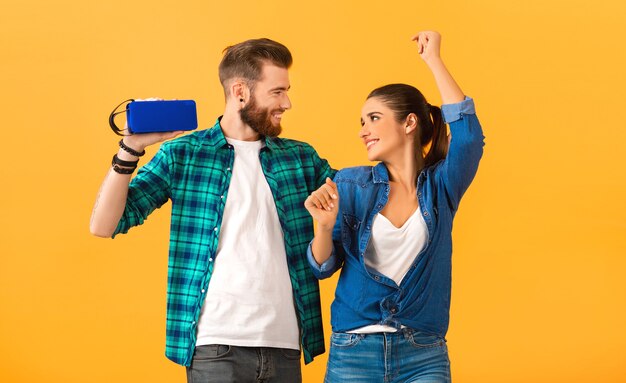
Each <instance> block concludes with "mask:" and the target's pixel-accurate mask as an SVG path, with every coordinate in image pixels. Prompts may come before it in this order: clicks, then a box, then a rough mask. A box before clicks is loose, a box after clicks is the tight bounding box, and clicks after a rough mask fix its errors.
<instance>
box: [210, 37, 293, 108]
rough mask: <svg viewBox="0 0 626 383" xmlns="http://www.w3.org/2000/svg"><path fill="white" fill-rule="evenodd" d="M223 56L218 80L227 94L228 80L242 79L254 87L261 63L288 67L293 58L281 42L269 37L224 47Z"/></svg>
mask: <svg viewBox="0 0 626 383" xmlns="http://www.w3.org/2000/svg"><path fill="white" fill-rule="evenodd" d="M223 53H224V57H223V58H222V61H221V62H220V66H219V75H220V82H221V83H222V86H223V87H224V94H225V95H226V96H228V80H230V79H233V78H241V79H243V80H244V81H245V82H246V84H247V85H248V87H249V88H250V89H251V90H252V89H254V85H255V83H256V82H257V81H258V80H259V79H260V78H261V70H262V68H263V65H264V64H266V63H270V64H273V65H276V66H277V67H280V68H285V69H289V67H290V66H291V63H292V62H293V59H292V58H291V52H289V49H287V47H286V46H284V45H283V44H281V43H278V42H276V41H273V40H270V39H265V38H263V39H252V40H246V41H244V42H242V43H239V44H236V45H232V46H229V47H227V48H226V49H224V52H223Z"/></svg>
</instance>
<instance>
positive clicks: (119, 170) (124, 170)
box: [113, 165, 137, 174]
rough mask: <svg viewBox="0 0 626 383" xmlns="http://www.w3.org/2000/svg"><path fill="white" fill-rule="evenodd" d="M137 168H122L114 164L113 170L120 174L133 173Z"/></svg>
mask: <svg viewBox="0 0 626 383" xmlns="http://www.w3.org/2000/svg"><path fill="white" fill-rule="evenodd" d="M135 169H137V168H121V167H119V166H117V165H113V171H115V172H116V173H119V174H133V172H134V171H135Z"/></svg>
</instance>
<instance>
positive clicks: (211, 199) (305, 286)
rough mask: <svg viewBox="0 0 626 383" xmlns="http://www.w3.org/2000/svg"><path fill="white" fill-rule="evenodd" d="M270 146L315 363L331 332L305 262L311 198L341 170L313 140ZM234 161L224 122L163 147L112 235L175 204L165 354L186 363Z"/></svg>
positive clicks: (263, 156) (305, 342)
mask: <svg viewBox="0 0 626 383" xmlns="http://www.w3.org/2000/svg"><path fill="white" fill-rule="evenodd" d="M265 145H266V146H265V147H264V148H263V149H261V152H260V154H259V157H260V160H261V167H262V168H263V173H264V174H265V178H266V180H267V183H268V184H269V186H270V189H271V191H272V195H273V197H274V201H275V202H276V210H277V211H278V218H279V220H280V224H281V226H282V229H283V234H284V239H285V250H286V252H287V265H288V268H289V276H290V278H291V285H292V287H293V292H294V302H295V308H296V314H297V317H298V322H299V326H300V340H301V343H302V350H303V353H304V361H305V363H309V362H311V361H312V360H313V357H315V356H316V355H319V354H322V353H323V352H324V334H323V330H322V316H321V308H320V297H319V285H318V281H317V278H315V277H314V276H313V273H312V272H311V269H310V267H309V265H308V262H307V260H306V251H307V246H308V244H309V242H310V240H311V239H312V238H313V221H312V219H311V217H310V215H309V214H308V212H307V211H306V209H305V208H304V200H305V199H306V198H307V196H308V195H309V194H310V193H311V192H313V191H314V190H316V189H317V188H318V187H320V186H321V185H322V184H323V183H324V181H325V179H326V177H331V178H332V177H333V176H334V173H335V171H334V170H333V169H331V168H330V166H329V165H328V162H327V161H326V160H323V159H321V158H320V157H319V156H318V155H317V153H316V152H315V150H314V149H313V148H312V147H311V146H310V145H308V144H306V143H303V142H298V141H294V140H289V139H283V138H266V139H265ZM234 158H235V153H234V149H233V147H232V146H231V145H229V144H228V142H227V141H226V139H225V138H224V134H223V133H222V129H221V127H220V124H219V119H218V121H217V122H216V124H215V126H214V127H213V128H212V129H207V130H203V131H198V132H195V133H192V134H190V135H187V136H183V137H180V138H178V139H175V140H172V141H169V142H165V143H163V144H162V145H161V148H160V149H159V151H158V152H157V154H156V155H155V156H154V158H152V160H151V161H150V162H149V163H147V164H146V165H145V166H143V167H142V168H141V169H140V170H139V172H138V173H137V175H136V176H135V177H134V178H133V180H132V181H131V183H130V186H129V190H128V199H127V201H126V209H125V210H124V215H123V216H122V219H121V220H120V222H119V224H118V226H117V229H116V230H115V233H114V234H113V237H115V235H116V234H118V233H126V232H128V230H129V229H130V228H131V227H133V226H136V225H141V224H142V223H143V221H144V220H145V219H146V218H147V217H148V215H149V214H150V213H152V212H153V211H154V210H155V209H157V208H159V207H161V206H162V205H163V204H164V203H165V202H167V201H168V200H169V199H171V200H172V219H171V227H170V249H169V261H168V286H167V323H166V345H165V355H166V356H167V357H168V358H169V359H171V360H172V361H174V362H176V363H179V364H182V365H185V366H189V365H190V364H191V359H192V357H193V351H194V348H195V344H196V325H197V321H198V317H199V316H200V310H201V308H202V304H203V303H204V300H205V295H206V291H207V290H208V285H209V281H210V280H211V274H212V272H213V265H214V262H213V261H214V258H215V254H216V251H217V243H218V239H219V234H220V229H221V225H222V216H223V214H224V206H225V204H226V198H227V196H228V187H229V185H230V178H231V174H232V172H231V170H232V167H233V162H234ZM261 240H262V239H261ZM203 291H204V293H203Z"/></svg>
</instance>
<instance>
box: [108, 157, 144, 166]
mask: <svg viewBox="0 0 626 383" xmlns="http://www.w3.org/2000/svg"><path fill="white" fill-rule="evenodd" d="M138 163H139V160H135V161H124V160H122V159H120V158H119V157H118V156H117V154H114V155H113V159H112V160H111V165H113V166H115V165H121V166H126V167H132V168H137V164H138Z"/></svg>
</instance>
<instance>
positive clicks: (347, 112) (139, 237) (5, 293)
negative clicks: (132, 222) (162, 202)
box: [0, 0, 626, 383]
mask: <svg viewBox="0 0 626 383" xmlns="http://www.w3.org/2000/svg"><path fill="white" fill-rule="evenodd" d="M299 4H302V5H297V3H295V2H292V1H274V2H259V1H222V2H217V1H194V2H191V1H181V2H173V1H117V0H115V1H107V2H105V1H99V2H95V3H92V2H88V1H76V0H61V1H55V2H48V1H32V0H23V1H19V2H18V1H10V0H0V57H1V60H0V97H1V100H0V101H1V102H0V108H1V110H2V114H1V116H2V141H3V143H2V147H3V150H2V158H3V161H2V162H3V164H2V165H1V166H0V179H1V182H2V184H1V185H2V186H1V188H0V193H1V198H0V235H1V240H0V253H1V261H2V263H1V266H0V310H1V313H0V381H2V382H40V381H45V382H64V383H69V382H143V381H150V382H175V381H178V382H182V381H185V373H184V369H183V368H182V367H180V366H177V365H175V364H174V363H171V362H169V361H168V360H167V359H166V358H165V357H164V356H163V352H164V343H165V286H166V272H167V241H168V223H169V208H168V207H164V208H163V209H161V210H160V211H157V212H155V213H154V214H153V215H152V216H151V217H150V219H149V220H148V221H147V222H146V224H144V225H143V227H141V228H137V229H134V230H133V231H131V233H130V234H129V235H127V236H121V237H119V238H118V239H116V240H114V241H112V240H104V239H98V238H95V237H92V236H91V235H90V234H89V229H88V226H89V225H88V224H89V217H90V214H91V208H92V206H93V202H94V200H95V197H96V193H97V191H98V188H99V185H100V182H101V181H102V178H103V177H104V175H105V173H106V171H107V169H108V167H109V163H110V158H111V156H112V154H113V153H115V151H116V150H117V149H116V142H117V138H116V136H114V135H113V133H112V132H111V131H110V130H109V128H108V126H107V117H108V114H109V112H110V111H111V109H112V108H113V107H114V106H115V105H116V104H117V103H118V102H120V101H121V100H123V99H126V98H130V97H134V98H145V97H151V96H158V97H162V98H166V99H167V98H180V99H182V98H191V99H195V100H196V101H197V103H198V111H199V116H198V117H199V122H200V125H201V127H203V128H206V127H210V126H211V125H212V124H213V122H214V120H215V118H216V117H217V116H218V115H219V114H220V113H221V111H222V109H223V96H222V90H221V88H220V85H219V82H218V78H217V64H218V62H219V60H220V58H221V51H222V49H223V48H224V47H225V46H227V45H229V44H233V43H236V42H239V41H242V40H245V39H248V38H253V37H262V36H266V37H270V38H273V39H276V40H278V41H281V42H283V43H284V44H286V45H287V46H288V47H289V48H290V49H291V50H292V53H293V55H294V58H295V62H294V66H293V69H292V70H291V72H290V73H291V83H292V90H291V91H290V96H291V98H292V102H293V105H294V107H293V110H291V111H289V112H288V113H287V114H286V115H285V117H284V119H283V126H284V127H285V133H284V134H285V136H287V137H292V138H296V139H301V140H304V141H308V142H310V143H311V144H313V145H314V146H315V147H316V148H317V150H318V152H319V153H320V154H321V155H322V156H324V157H326V158H328V159H329V160H330V162H331V163H332V164H333V165H334V166H335V167H345V166H353V165H358V164H364V163H367V161H366V156H365V150H364V148H363V147H362V144H361V143H360V142H359V140H358V139H357V132H358V129H359V113H360V108H361V105H362V103H363V101H364V98H365V96H366V94H367V93H368V92H369V91H370V90H371V89H373V88H374V87H377V86H380V85H383V84H385V83H390V82H407V83H410V84H413V85H415V86H417V87H418V88H420V89H421V90H422V91H423V92H424V93H425V94H426V95H427V96H428V97H429V99H430V101H431V102H433V103H437V102H439V100H438V93H437V89H436V87H435V84H434V81H433V80H432V78H431V77H430V74H429V72H428V70H427V69H426V67H425V65H424V64H423V63H422V62H421V60H420V59H419V57H418V55H417V54H416V51H415V48H414V45H413V44H412V43H410V41H409V38H410V36H411V35H412V34H414V33H415V32H417V31H419V30H421V29H434V30H438V31H440V32H441V33H442V35H443V47H442V54H443V57H444V59H445V60H446V62H447V64H448V67H449V68H450V70H451V71H452V73H453V74H454V75H455V77H456V78H457V80H458V82H459V83H460V84H461V86H462V88H463V90H464V91H465V92H466V93H467V94H469V95H471V96H472V97H474V99H475V100H476V104H477V110H478V113H479V117H480V118H481V121H482V123H483V126H484V130H485V135H486V137H487V139H486V142H487V146H486V148H485V156H484V158H483V162H482V164H481V167H480V170H479V173H478V176H477V178H476V180H475V182H474V184H473V185H472V187H471V188H470V190H469V192H468V193H467V194H466V196H465V199H464V201H463V203H462V204H461V208H460V211H459V214H458V216H457V219H456V222H455V229H454V241H455V252H454V271H453V301H452V312H451V326H450V331H449V333H448V345H449V349H450V356H451V360H452V374H453V377H454V380H455V382H482V383H488V382H568V383H571V382H626V367H625V365H626V364H625V362H626V357H625V351H624V348H625V347H626V330H625V328H626V278H625V277H624V274H625V271H626V259H625V255H626V238H625V237H626V236H625V233H626V219H625V218H624V215H625V213H626V204H625V203H624V200H623V198H624V196H625V195H626V177H625V175H626V172H625V171H624V165H626V161H624V159H623V156H624V149H623V147H624V144H625V141H626V129H624V128H625V124H624V118H623V117H622V116H621V113H622V112H620V110H622V111H623V110H624V109H623V108H624V107H623V105H622V104H623V100H624V96H623V92H624V89H625V88H626V77H625V76H624V68H626V54H625V50H624V41H625V40H626V28H625V27H624V20H625V19H624V15H625V14H626V5H624V3H623V2H617V1H607V0H597V1H594V2H591V3H590V2H588V1H579V0H573V1H563V0H558V1H545V0H543V1H538V0H529V1H526V2H514V3H511V2H503V1H496V0H482V1H473V2H470V1H461V0H449V1H445V2H444V1H431V2H417V1H379V0H377V1H358V2H357V1H353V2H342V1H337V0H333V1H329V0H319V1H316V2H302V3H299ZM155 149H156V148H151V150H149V153H148V157H149V156H151V155H152V154H153V153H154V150H155ZM335 284H336V279H331V280H327V281H324V282H323V283H322V295H323V296H322V303H323V307H324V315H325V323H326V324H327V328H326V337H328V335H329V332H330V326H329V310H328V308H329V306H330V303H331V301H332V297H333V293H334V286H335ZM325 362H326V356H325V355H324V356H321V357H319V358H318V359H316V361H315V362H314V363H313V364H310V365H308V366H306V367H304V370H303V372H304V381H305V382H319V381H321V380H322V376H323V373H324V370H325Z"/></svg>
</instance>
